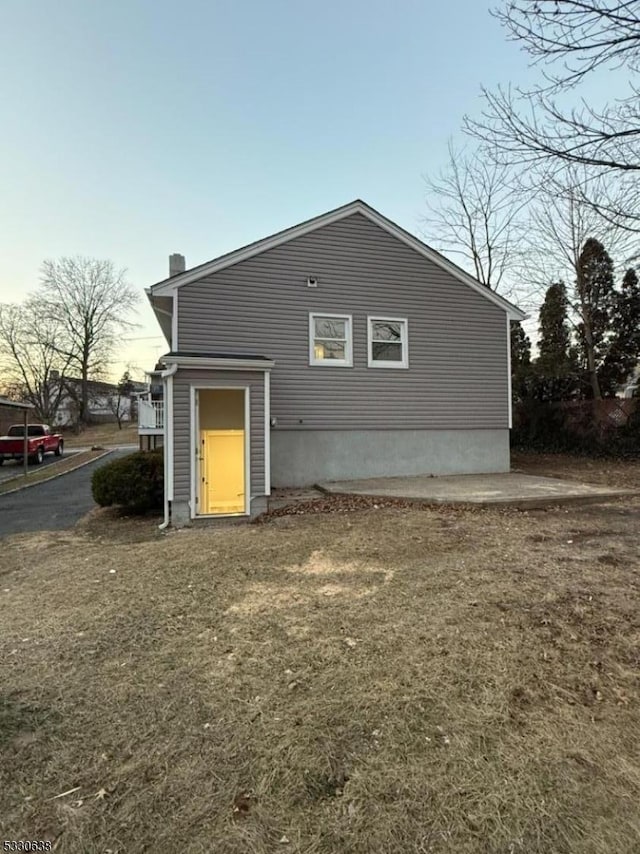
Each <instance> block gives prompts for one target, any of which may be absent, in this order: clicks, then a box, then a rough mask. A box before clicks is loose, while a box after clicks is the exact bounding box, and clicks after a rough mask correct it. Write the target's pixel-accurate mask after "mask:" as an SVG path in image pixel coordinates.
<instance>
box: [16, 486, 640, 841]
mask: <svg viewBox="0 0 640 854" xmlns="http://www.w3.org/2000/svg"><path fill="white" fill-rule="evenodd" d="M639 521H640V501H639V500H638V499H632V500H625V501H618V502H612V503H610V504H607V505H603V506H598V507H596V506H586V507H571V508H568V509H566V508H565V509H561V508H556V509H552V510H548V511H535V512H533V511H531V512H528V513H526V512H525V513H518V512H515V511H505V510H496V509H490V510H475V511H466V510H465V511H455V510H451V509H444V508H443V509H438V510H433V509H431V510H420V509H417V508H416V509H413V508H412V509H408V510H398V509H393V508H385V509H380V510H378V511H375V510H369V511H356V512H352V513H344V514H332V515H310V516H296V517H284V518H278V519H274V520H273V521H271V522H269V523H267V524H264V525H252V526H244V527H233V528H220V529H215V530H214V529H209V530H191V531H179V532H173V533H170V534H162V533H160V532H159V531H158V529H157V520H150V519H146V520H135V519H124V520H123V519H116V518H115V517H114V514H113V513H112V512H110V511H98V512H95V513H94V514H92V516H91V517H90V518H88V519H87V520H86V521H85V522H84V523H83V524H81V525H80V526H79V527H78V528H77V529H76V530H75V531H68V532H50V533H42V534H37V535H18V536H14V537H11V538H8V539H6V540H5V541H4V542H3V545H2V563H1V566H0V597H1V599H0V601H1V602H2V604H3V609H2V613H3V619H2V622H1V626H0V653H1V654H2V660H3V662H4V667H3V668H2V670H1V671H0V742H2V750H3V762H2V764H1V765H0V829H1V830H2V837H1V838H9V839H11V838H16V839H47V838H48V839H50V840H55V841H56V845H57V848H56V850H58V851H61V852H78V851H82V852H84V854H91V852H96V853H97V852H105V851H107V850H108V851H111V852H114V854H115V852H130V851H183V852H188V854H195V852H203V854H204V852H211V851H215V852H216V853H217V854H218V853H219V854H235V853H236V852H238V854H251V852H255V854H267V852H269V854H271V852H274V851H283V852H296V854H303V852H304V854H336V852H348V854H356V853H357V854H364V852H376V854H377V852H384V854H396V852H397V854H406V852H456V854H467V852H469V854H471V852H479V851H482V852H490V854H498V852H500V854H512V852H523V854H537V852H539V853H540V854H543V853H544V854H550V852H554V854H565V852H566V854H576V853H577V854H602V852H614V851H615V852H616V854H625V852H628V854H631V852H637V851H638V850H640V760H639V757H640V652H639V648H640V617H639V610H638V605H639V599H638V596H639V591H640V560H639V557H638V548H637V539H638V534H637V532H638V522H639ZM69 790H74V791H73V792H71V794H68V795H64V796H63V797H56V796H57V795H61V794H62V793H65V792H68V791H69Z"/></svg>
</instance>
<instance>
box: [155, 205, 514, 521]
mask: <svg viewBox="0 0 640 854" xmlns="http://www.w3.org/2000/svg"><path fill="white" fill-rule="evenodd" d="M171 273H172V275H171V276H170V277H169V278H168V279H166V280H165V281H162V282H159V283H158V284H156V285H153V286H152V287H151V288H150V289H149V290H148V291H147V293H148V296H149V300H150V301H151V305H152V306H153V308H154V310H155V313H156V316H157V318H158V321H159V323H160V326H161V327H162V330H163V332H164V334H165V336H166V338H167V341H168V342H169V345H170V348H171V351H170V352H169V353H168V354H167V355H166V356H164V357H163V359H162V360H161V361H162V364H163V366H164V370H163V371H162V372H161V378H162V382H163V383H164V387H165V391H164V412H165V414H164V417H163V423H162V430H163V442H164V445H165V449H166V453H165V466H166V505H167V507H166V510H167V520H168V519H169V516H170V517H171V519H172V521H173V522H174V523H175V524H186V523H189V522H191V521H193V520H196V519H198V518H199V517H213V516H227V515H246V516H252V515H255V514H256V513H258V512H261V511H262V510H264V509H265V507H266V505H267V497H268V496H269V494H270V492H271V488H272V486H274V487H287V486H304V485H309V484H313V483H315V482H317V481H322V480H335V479H341V480H344V479H346V478H363V477H380V476H393V475H407V474H409V475H410V474H433V475H445V474H472V473H481V472H502V471H508V469H509V427H510V419H511V371H510V342H509V322H510V320H521V319H523V318H524V316H525V315H524V314H523V312H521V311H520V310H519V309H518V308H516V307H515V306H514V305H511V304H510V303H509V302H507V301H506V300H504V299H503V298H501V297H500V296H498V295H497V294H495V293H493V292H492V291H490V290H488V289H487V288H486V287H484V286H483V285H481V284H480V283H479V282H477V281H476V280H475V279H473V278H472V277H471V276H469V275H467V274H466V273H464V272H463V271H462V270H460V269H459V268H458V267H456V266H455V265H454V264H452V263H451V262H450V261H448V260H446V259H445V258H444V257H442V256H441V255H439V254H438V253H437V252H435V251H434V250H432V249H430V248H429V247H428V246H426V245H425V244H424V243H422V242H421V241H420V240H418V239H417V238H415V237H413V236H412V235H410V234H409V233H408V232H406V231H404V230H403V229H402V228H400V227H399V226H397V225H395V224H394V223H393V222H391V221H390V220H388V219H386V218H385V217H384V216H382V215H381V214H379V213H378V212H377V211H375V210H373V209H372V208H371V207H369V206H368V205H366V204H365V203H364V202H361V201H355V202H352V203H351V204H348V205H345V206H344V207H341V208H338V209H337V210H334V211H331V212H329V213H327V214H324V215H322V216H319V217H316V218H315V219H312V220H309V221H308V222H304V223H302V224H301V225H297V226H294V227H293V228H289V229H287V230H285V231H282V232H279V233H278V234H275V235H273V236H272V237H268V238H266V239H265V240H260V241H258V242H257V243H252V244H251V245H249V246H246V247H244V248H243V249H240V250H238V251H236V252H231V253H229V254H227V255H223V256H222V257H220V258H217V259H215V260H213V261H210V262H208V263H206V264H202V265H200V266H199V267H195V268H193V269H191V270H185V269H184V259H183V258H182V256H176V255H174V256H172V257H171Z"/></svg>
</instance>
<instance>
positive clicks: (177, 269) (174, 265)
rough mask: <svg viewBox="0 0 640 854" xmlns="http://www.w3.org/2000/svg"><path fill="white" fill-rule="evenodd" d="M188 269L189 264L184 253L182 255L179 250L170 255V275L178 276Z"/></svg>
mask: <svg viewBox="0 0 640 854" xmlns="http://www.w3.org/2000/svg"><path fill="white" fill-rule="evenodd" d="M186 269H187V265H186V261H185V260H184V255H180V254H179V253H178V252H174V253H173V255H169V276H177V275H179V274H180V273H184V271H185V270H186Z"/></svg>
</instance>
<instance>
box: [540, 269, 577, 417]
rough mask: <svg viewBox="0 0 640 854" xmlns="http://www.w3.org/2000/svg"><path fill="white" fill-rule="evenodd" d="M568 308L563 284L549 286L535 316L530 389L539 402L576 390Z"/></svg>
mask: <svg viewBox="0 0 640 854" xmlns="http://www.w3.org/2000/svg"><path fill="white" fill-rule="evenodd" d="M568 308H569V301H568V299H567V290H566V288H565V285H564V282H556V283H555V284H553V285H550V286H549V287H548V288H547V292H546V294H545V298H544V302H543V303H542V305H541V306H540V314H539V326H538V329H539V332H540V338H539V341H538V351H539V355H538V358H537V359H536V362H535V382H534V383H533V388H532V393H533V394H534V396H535V397H536V398H538V399H539V400H547V401H550V400H565V399H567V398H570V397H574V396H575V394H576V391H577V386H578V376H577V374H578V370H577V364H576V360H575V353H574V351H573V350H572V347H571V333H570V330H569V321H568V314H567V312H568Z"/></svg>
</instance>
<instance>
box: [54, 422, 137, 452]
mask: <svg viewBox="0 0 640 854" xmlns="http://www.w3.org/2000/svg"><path fill="white" fill-rule="evenodd" d="M64 441H65V444H66V446H67V448H85V447H86V446H87V445H89V446H91V445H101V446H109V445H131V444H134V445H137V444H138V425H137V424H131V423H129V422H126V423H123V425H122V429H121V430H119V429H118V425H117V424H95V425H93V426H91V427H87V428H85V429H84V430H83V431H82V432H81V433H74V432H73V431H65V433H64Z"/></svg>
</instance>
